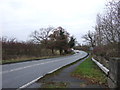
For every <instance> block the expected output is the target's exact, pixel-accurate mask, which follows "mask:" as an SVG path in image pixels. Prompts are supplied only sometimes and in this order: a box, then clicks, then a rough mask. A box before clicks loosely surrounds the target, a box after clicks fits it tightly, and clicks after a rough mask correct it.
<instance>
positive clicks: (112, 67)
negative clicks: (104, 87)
mask: <svg viewBox="0 0 120 90" xmlns="http://www.w3.org/2000/svg"><path fill="white" fill-rule="evenodd" d="M108 86H109V88H111V89H115V90H120V58H111V59H110V60H109V78H108Z"/></svg>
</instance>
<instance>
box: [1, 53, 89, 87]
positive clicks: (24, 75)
mask: <svg viewBox="0 0 120 90" xmlns="http://www.w3.org/2000/svg"><path fill="white" fill-rule="evenodd" d="M86 55H87V53H86V52H84V51H80V52H79V53H78V52H77V53H76V54H74V55H71V56H64V57H59V58H51V59H43V60H35V61H27V62H21V63H14V64H6V65H3V66H2V72H0V74H2V88H26V87H27V86H29V85H30V84H32V83H34V82H35V81H36V80H38V79H39V78H41V77H42V76H44V75H45V74H48V73H52V72H53V71H55V70H57V69H59V68H61V67H63V66H65V65H68V64H70V63H72V62H75V61H77V60H78V59H80V58H83V57H85V56H86Z"/></svg>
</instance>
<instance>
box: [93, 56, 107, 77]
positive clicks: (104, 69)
mask: <svg viewBox="0 0 120 90" xmlns="http://www.w3.org/2000/svg"><path fill="white" fill-rule="evenodd" d="M92 61H94V62H95V63H96V64H97V65H98V66H99V67H100V69H101V70H102V71H103V72H104V73H105V74H107V75H108V73H109V69H107V68H106V67H104V66H103V65H102V64H101V63H99V62H98V61H97V60H95V59H94V58H92Z"/></svg>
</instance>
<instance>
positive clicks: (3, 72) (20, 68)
mask: <svg viewBox="0 0 120 90" xmlns="http://www.w3.org/2000/svg"><path fill="white" fill-rule="evenodd" d="M58 61H61V60H54V61H48V62H44V63H39V64H33V65H29V66H25V67H19V68H16V69H11V70H9V71H2V72H0V74H5V73H9V72H13V71H18V70H22V69H26V68H30V67H34V66H39V65H43V64H47V63H53V62H58Z"/></svg>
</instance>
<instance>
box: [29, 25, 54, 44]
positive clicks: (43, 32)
mask: <svg viewBox="0 0 120 90" xmlns="http://www.w3.org/2000/svg"><path fill="white" fill-rule="evenodd" d="M53 29H54V28H53V27H48V28H40V30H35V31H34V32H32V34H31V35H30V37H32V38H33V41H34V42H37V43H41V41H42V42H44V43H45V44H46V43H47V40H48V38H49V35H50V32H51V31H52V30H53Z"/></svg>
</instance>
